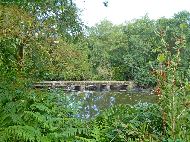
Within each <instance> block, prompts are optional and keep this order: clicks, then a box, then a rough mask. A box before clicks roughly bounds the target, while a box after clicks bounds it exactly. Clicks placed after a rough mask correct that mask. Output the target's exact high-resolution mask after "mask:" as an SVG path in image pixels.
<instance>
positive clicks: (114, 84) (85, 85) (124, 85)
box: [34, 81, 135, 91]
mask: <svg viewBox="0 0 190 142" xmlns="http://www.w3.org/2000/svg"><path fill="white" fill-rule="evenodd" d="M134 86H135V84H134V83H133V82H132V81H42V82H37V83H35V84H34V88H62V89H63V90H65V91H85V90H89V91H103V90H105V91H128V90H131V89H133V88H134Z"/></svg>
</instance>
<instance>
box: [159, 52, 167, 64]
mask: <svg viewBox="0 0 190 142" xmlns="http://www.w3.org/2000/svg"><path fill="white" fill-rule="evenodd" d="M157 60H158V61H159V62H160V63H162V62H164V61H165V60H166V57H165V55H164V54H163V53H162V54H159V55H158V57H157Z"/></svg>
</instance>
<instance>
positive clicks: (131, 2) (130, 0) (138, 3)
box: [75, 0, 190, 26]
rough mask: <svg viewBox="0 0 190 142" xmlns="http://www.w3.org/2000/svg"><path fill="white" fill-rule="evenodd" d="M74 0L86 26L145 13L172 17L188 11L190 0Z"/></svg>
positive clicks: (153, 15) (129, 18)
mask: <svg viewBox="0 0 190 142" xmlns="http://www.w3.org/2000/svg"><path fill="white" fill-rule="evenodd" d="M103 1H105V0H75V3H76V5H77V7H79V8H80V9H82V13H81V18H82V20H83V21H84V22H85V24H87V25H88V26H94V25H95V24H96V23H98V22H100V21H101V20H104V19H107V20H109V21H111V22H112V23H113V24H122V23H124V22H127V21H130V20H133V19H138V18H141V17H143V16H145V15H146V14H148V16H149V17H150V18H151V19H158V18H160V17H166V18H169V17H172V16H173V15H174V13H177V12H179V11H182V10H187V11H189V12H190V0H107V1H108V7H105V6H104V4H103Z"/></svg>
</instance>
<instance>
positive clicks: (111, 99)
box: [64, 91, 157, 119]
mask: <svg viewBox="0 0 190 142" xmlns="http://www.w3.org/2000/svg"><path fill="white" fill-rule="evenodd" d="M64 94H65V97H66V100H67V102H69V103H68V105H69V106H70V107H71V108H73V109H77V110H78V115H77V117H80V118H87V119H88V118H91V117H94V116H96V115H98V114H99V113H101V111H103V110H105V109H108V108H110V107H112V106H114V105H119V104H131V105H133V104H136V103H138V102H147V103H155V102H156V100H157V96H155V95H151V94H150V93H148V92H146V93H142V92H138V93H137V92H133V93H132V92H106V91H103V92H92V91H86V92H67V93H64Z"/></svg>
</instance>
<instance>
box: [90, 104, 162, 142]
mask: <svg viewBox="0 0 190 142" xmlns="http://www.w3.org/2000/svg"><path fill="white" fill-rule="evenodd" d="M161 124H162V118H161V113H160V109H159V107H158V106H157V105H152V104H147V103H139V104H137V105H135V106H130V105H120V106H115V107H112V108H111V109H108V110H106V111H104V112H103V113H102V114H101V115H99V116H98V117H96V118H95V119H93V120H91V122H90V128H91V138H90V139H91V141H97V142H110V141H115V142H116V141H118V142H121V141H149V140H150V141H159V139H160V138H159V136H161V133H162V125H161Z"/></svg>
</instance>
